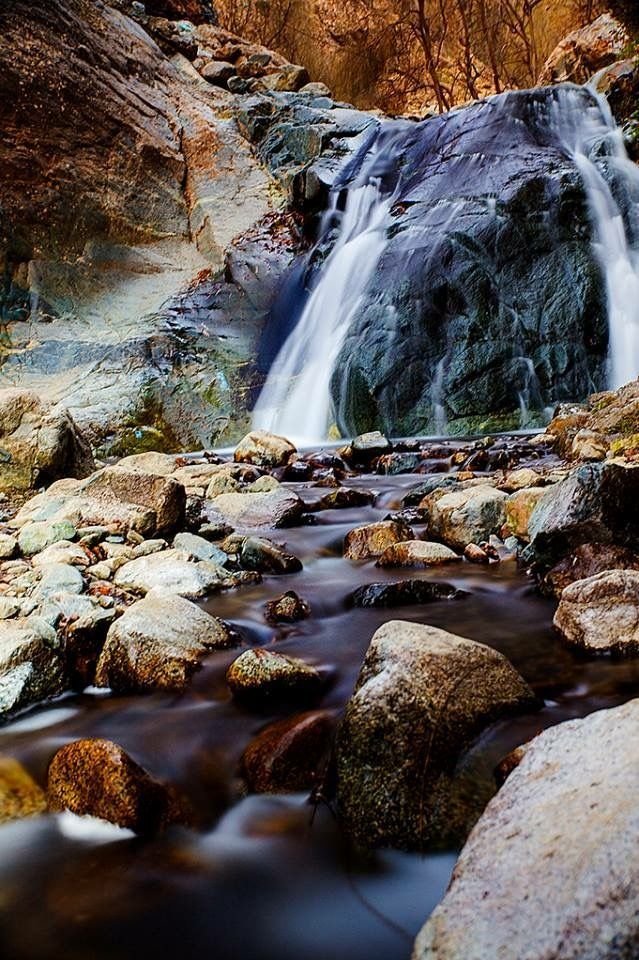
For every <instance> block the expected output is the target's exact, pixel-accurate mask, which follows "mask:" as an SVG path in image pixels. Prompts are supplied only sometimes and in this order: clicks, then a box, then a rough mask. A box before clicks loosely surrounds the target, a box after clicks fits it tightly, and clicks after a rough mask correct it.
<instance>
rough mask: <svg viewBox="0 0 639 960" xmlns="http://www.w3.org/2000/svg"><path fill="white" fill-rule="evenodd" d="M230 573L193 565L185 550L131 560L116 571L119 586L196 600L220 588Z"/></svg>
mask: <svg viewBox="0 0 639 960" xmlns="http://www.w3.org/2000/svg"><path fill="white" fill-rule="evenodd" d="M230 578H231V574H230V573H229V572H228V571H226V570H224V568H223V567H219V566H218V565H217V564H215V563H210V562H208V561H200V562H198V563H194V562H193V561H192V560H191V558H190V554H188V553H186V552H185V551H183V550H164V551H163V552H162V553H153V554H151V555H150V556H148V557H138V559H137V560H129V561H128V563H125V564H123V565H122V566H121V567H120V568H119V569H118V570H117V572H116V574H115V576H114V578H113V582H114V583H115V585H116V587H122V588H124V589H125V590H132V591H133V592H134V593H142V594H146V593H148V592H149V591H150V590H153V589H155V588H157V589H160V590H164V591H165V592H166V593H169V594H179V596H181V597H187V598H191V599H195V598H197V597H204V596H206V594H207V593H211V592H212V591H214V590H219V589H221V587H222V586H225V585H227V584H228V583H229V581H230Z"/></svg>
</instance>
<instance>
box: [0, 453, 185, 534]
mask: <svg viewBox="0 0 639 960" xmlns="http://www.w3.org/2000/svg"><path fill="white" fill-rule="evenodd" d="M185 505H186V495H185V492H184V487H183V486H182V485H181V484H179V483H177V482H176V481H175V480H173V479H172V478H171V477H163V476H158V475H155V474H150V473H142V472H141V471H129V470H124V469H122V468H121V467H105V468H104V469H103V470H98V471H97V473H94V474H93V475H92V476H90V477H89V478H88V479H87V480H80V481H77V480H60V481H58V482H57V483H54V484H53V485H52V486H51V487H50V488H49V489H48V490H47V491H46V492H45V493H42V494H38V496H36V497H33V498H32V499H31V500H28V501H27V502H26V503H25V505H24V506H23V507H22V509H21V510H20V511H19V512H18V513H17V515H16V516H15V517H14V518H13V519H12V521H11V525H12V526H14V527H16V528H22V527H24V525H25V524H27V523H39V522H46V523H49V524H52V523H60V522H65V521H66V522H70V523H71V524H73V525H74V526H75V527H93V526H100V527H106V528H108V529H109V530H111V531H112V532H117V533H128V531H129V530H133V531H135V532H137V533H139V534H141V535H142V536H145V537H152V536H155V535H156V534H158V533H169V532H171V531H172V530H173V529H175V528H176V527H178V526H180V525H182V524H183V523H184V515H185ZM67 537H68V534H67V535H65V537H58V539H66V538H67ZM44 546H46V544H44ZM38 549H42V547H39V548H38ZM34 552H35V551H34Z"/></svg>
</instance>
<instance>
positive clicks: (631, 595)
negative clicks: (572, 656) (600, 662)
mask: <svg viewBox="0 0 639 960" xmlns="http://www.w3.org/2000/svg"><path fill="white" fill-rule="evenodd" d="M553 623H554V625H555V627H556V628H557V629H558V630H559V632H560V633H561V635H562V636H563V638H564V640H565V641H566V642H567V643H569V644H570V645H571V646H574V647H578V648H579V649H580V650H585V651H586V652H587V653H616V654H621V655H623V656H632V655H634V654H637V653H638V652H639V571H637V570H607V571H605V572H603V573H598V574H596V575H595V576H594V577H588V579H587V580H576V581H575V582H574V583H571V584H570V585H569V586H567V587H566V588H565V590H564V591H563V592H562V594H561V599H560V601H559V606H558V607H557V611H556V613H555V617H554V620H553Z"/></svg>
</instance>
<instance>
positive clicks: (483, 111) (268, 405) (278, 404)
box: [253, 84, 639, 443]
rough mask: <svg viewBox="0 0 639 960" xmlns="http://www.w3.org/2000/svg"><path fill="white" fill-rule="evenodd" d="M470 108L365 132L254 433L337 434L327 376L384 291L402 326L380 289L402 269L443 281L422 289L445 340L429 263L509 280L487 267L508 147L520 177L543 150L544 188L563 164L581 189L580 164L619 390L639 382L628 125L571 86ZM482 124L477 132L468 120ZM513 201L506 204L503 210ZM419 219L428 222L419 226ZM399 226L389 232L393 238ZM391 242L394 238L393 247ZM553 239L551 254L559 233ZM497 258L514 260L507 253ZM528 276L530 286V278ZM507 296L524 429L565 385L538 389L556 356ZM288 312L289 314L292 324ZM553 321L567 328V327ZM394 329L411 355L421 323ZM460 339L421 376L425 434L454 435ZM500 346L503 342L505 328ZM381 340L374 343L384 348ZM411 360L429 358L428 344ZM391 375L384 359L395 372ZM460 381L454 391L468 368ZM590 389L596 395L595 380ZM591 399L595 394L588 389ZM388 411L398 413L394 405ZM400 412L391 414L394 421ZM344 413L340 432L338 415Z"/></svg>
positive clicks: (334, 197)
mask: <svg viewBox="0 0 639 960" xmlns="http://www.w3.org/2000/svg"><path fill="white" fill-rule="evenodd" d="M471 109H474V113H473V114H470V113H467V112H466V111H465V110H458V111H452V112H451V113H450V114H448V115H447V116H445V117H441V118H437V119H435V120H427V121H424V122H422V123H414V122H412V123H411V122H410V121H398V120H395V121H390V120H389V121H384V122H382V123H380V124H379V125H377V126H376V127H375V128H373V127H370V128H369V129H368V131H366V134H365V136H364V137H363V138H362V139H363V142H362V143H361V145H360V148H359V150H358V151H356V152H355V154H354V155H353V156H352V157H351V159H350V160H349V161H347V162H346V164H345V166H344V168H343V170H342V171H341V174H340V175H339V177H338V180H337V182H336V183H335V186H334V188H333V190H332V191H331V194H330V197H329V203H328V205H327V211H326V213H325V215H324V218H323V221H322V225H321V228H320V237H319V240H318V242H317V244H316V246H315V248H314V250H313V251H312V252H311V254H310V256H309V257H308V260H307V261H306V263H305V264H304V267H305V269H304V271H303V276H304V278H305V282H304V284H303V290H302V298H301V299H302V302H303V303H304V307H303V310H302V312H301V315H300V316H299V319H298V320H297V322H296V323H295V325H294V327H293V329H292V330H291V332H290V333H288V336H287V337H286V339H285V340H284V342H283V343H282V344H281V346H280V347H279V352H278V353H277V355H276V356H275V359H274V361H273V363H272V365H271V367H270V370H269V373H268V376H267V380H266V383H265V385H264V388H263V390H262V392H261V394H260V397H259V399H258V402H257V405H256V407H255V411H254V415H253V423H254V425H255V426H256V427H260V428H263V429H267V430H270V431H272V432H274V433H279V434H283V435H285V436H287V437H289V438H291V439H292V440H294V441H296V442H298V443H300V442H302V443H304V442H308V443H314V442H317V441H318V440H320V439H323V438H325V437H326V436H327V433H328V432H329V429H330V427H331V424H333V423H335V421H336V419H337V417H336V414H335V410H334V409H333V401H332V399H331V394H333V395H334V396H335V404H336V405H337V404H339V403H341V402H342V400H344V398H345V397H346V396H347V393H346V392H344V393H343V394H342V398H341V400H339V399H337V396H338V394H339V390H338V389H335V386H336V385H335V383H333V390H331V381H332V380H333V378H334V371H335V369H336V365H337V363H338V358H339V357H340V353H341V352H342V348H343V346H344V343H345V341H346V338H347V336H348V335H349V330H350V327H351V325H352V324H353V322H356V321H357V318H358V317H360V316H361V308H362V306H363V305H370V304H369V303H368V301H367V298H370V297H373V298H374V299H373V302H376V303H377V304H382V303H383V304H384V306H383V308H380V307H379V306H378V307H377V310H378V316H382V315H383V321H381V322H383V324H385V325H386V327H387V330H390V329H391V328H393V325H394V323H395V320H394V318H395V316H396V314H397V309H396V303H395V302H394V301H393V298H392V297H389V298H386V299H384V293H385V291H386V290H388V289H392V288H393V287H394V286H397V287H398V288H399V285H400V284H401V282H402V279H403V274H402V271H406V273H409V272H410V271H413V275H414V276H419V277H423V278H424V283H425V284H428V282H429V281H430V282H431V283H433V278H434V283H433V286H431V287H429V286H427V285H426V286H425V289H424V294H425V299H426V301H427V303H428V306H427V307H426V312H425V313H424V317H425V318H426V319H425V320H424V325H425V326H427V324H428V323H429V322H430V324H431V326H430V329H431V330H433V331H434V335H435V336H438V335H439V330H438V329H437V327H436V324H435V323H434V322H433V321H434V320H435V321H436V319H437V309H438V308H437V307H435V306H434V303H433V301H432V297H431V300H430V301H429V300H428V297H429V296H430V295H431V293H432V290H433V289H436V286H437V285H439V288H440V290H443V291H446V290H447V289H448V286H447V284H448V278H447V277H445V276H444V275H443V274H442V273H441V271H440V272H439V273H437V271H436V270H435V267H434V264H435V263H436V261H438V260H439V259H440V258H441V257H442V255H449V256H450V257H451V258H452V260H451V262H453V263H454V258H455V257H457V256H459V257H460V262H461V263H470V262H471V260H472V258H474V260H472V263H473V268H472V269H474V270H475V269H476V270H479V271H480V272H483V273H484V274H485V275H486V277H488V278H489V280H490V282H491V283H493V282H494V285H495V287H496V288H499V284H500V283H501V276H500V272H499V269H497V270H495V271H494V272H493V270H492V264H493V262H494V257H495V250H498V245H499V242H500V237H499V234H500V229H501V226H500V225H501V224H502V223H503V218H504V216H505V214H504V212H503V210H504V202H502V201H501V199H500V190H501V189H502V184H505V186H503V190H504V195H505V196H506V197H507V198H509V197H510V195H511V194H510V190H511V184H512V183H513V182H515V183H516V178H514V177H513V168H512V167H505V166H504V165H505V164H508V162H509V161H508V151H509V149H513V150H517V149H521V151H522V156H523V160H522V164H523V169H524V174H525V175H527V171H526V164H527V163H530V158H531V157H534V158H536V157H538V156H539V155H540V154H544V152H545V156H546V164H547V168H546V169H547V170H548V171H549V174H548V181H549V182H552V178H553V176H555V175H556V177H557V180H556V182H557V183H560V177H561V173H560V172H559V171H561V170H562V168H563V170H568V171H569V173H568V178H567V179H572V178H570V174H572V173H574V171H575V170H576V172H577V173H578V175H579V178H580V180H581V183H582V184H583V187H584V191H585V194H586V199H587V204H588V212H589V217H590V221H591V225H592V229H591V232H592V239H591V245H592V251H593V256H594V259H595V260H596V262H597V264H598V265H599V268H600V270H601V274H602V277H603V281H604V284H605V291H606V300H607V312H608V330H609V353H608V384H609V386H611V387H613V388H616V387H618V386H621V385H622V384H624V383H627V382H628V381H629V380H632V379H633V378H635V377H636V376H637V375H638V374H639V168H638V167H636V166H635V165H634V164H633V163H632V162H631V161H630V159H629V158H628V156H627V153H626V150H625V147H624V143H623V134H622V131H621V130H620V129H619V128H618V127H617V126H616V124H615V121H614V119H613V117H612V114H611V111H610V109H609V107H608V104H607V101H606V100H605V98H604V97H603V96H600V95H598V94H597V93H596V91H594V90H593V89H592V88H587V89H584V88H581V87H577V86H574V85H572V84H565V85H560V86H558V87H556V88H548V89H546V90H539V91H530V92H521V93H511V94H502V95H499V96H495V97H491V98H489V99H488V100H486V101H484V102H483V103H482V104H478V105H477V106H476V107H475V108H467V110H471ZM473 117H474V120H473V122H472V123H470V124H468V120H467V118H471V119H472V118H473ZM467 124H468V126H467ZM473 124H475V126H473ZM467 130H468V132H467ZM509 178H510V179H509ZM524 182H525V181H524ZM508 202H509V200H508V199H506V201H505V203H506V204H507V203H508ZM404 204H408V206H409V207H411V205H413V206H412V208H411V209H412V213H411V216H412V220H411V221H410V223H409V227H408V228H406V229H405V231H404V232H403V234H402V233H401V231H400V236H401V239H400V240H399V241H397V239H396V237H397V235H398V231H397V229H396V228H397V226H398V224H400V223H401V220H400V219H399V218H401V216H402V209H403V205H404ZM478 209H484V210H485V211H486V214H487V220H486V223H487V224H488V223H489V220H488V217H490V218H492V219H493V220H494V227H491V228H490V229H488V228H487V230H479V229H478V228H477V226H476V223H477V217H478V213H477V210H478ZM416 210H417V211H419V212H420V213H421V219H417V217H416V214H415V211H416ZM391 212H392V214H393V215H392V216H391ZM546 215H547V211H546ZM442 218H443V219H442ZM467 223H470V224H471V225H473V226H472V229H474V231H475V233H474V234H473V235H472V236H471V237H470V238H469V243H468V245H467V247H464V244H465V242H466V237H465V236H464V232H465V229H466V224H467ZM393 225H394V227H395V230H394V231H393V230H391V229H389V228H390V227H391V226H393ZM391 235H392V236H393V237H394V238H395V239H394V240H393V248H392V253H391V250H390V247H389V244H390V242H391V241H390V240H389V236H391ZM575 241H579V242H581V243H586V244H587V240H585V238H584V237H583V234H581V235H579V234H578V233H575ZM549 242H550V245H551V246H552V237H549ZM562 242H564V243H565V240H564V241H562ZM401 244H404V245H405V250H406V255H405V258H404V259H403V260H401V259H400V258H399V257H398V252H399V251H400V249H402V247H401ZM464 250H466V251H468V250H470V251H471V253H468V252H466V253H464ZM327 251H330V252H328V254H327ZM460 251H461V252H460ZM385 253H386V256H385ZM500 253H501V255H502V257H503V251H501V252H500ZM392 257H395V258H396V260H393V259H392ZM389 258H391V259H389ZM464 258H466V259H464ZM394 262H396V270H395V272H394V273H393V274H392V275H390V276H387V281H388V282H387V286H386V288H381V287H380V285H379V284H378V283H377V285H376V281H377V280H378V278H379V276H380V275H385V274H384V271H385V270H387V269H388V265H389V263H394ZM454 269H455V268H454V266H453V269H452V274H453V283H452V287H451V289H452V290H453V299H454V296H457V298H458V300H459V301H460V302H461V303H462V306H461V307H460V314H459V318H458V319H459V320H460V324H462V325H463V322H464V321H465V319H466V318H465V315H464V310H465V307H464V303H465V293H466V291H465V290H464V289H463V288H461V289H459V290H455V281H456V279H457V278H456V277H455V275H454ZM469 276H471V277H472V273H471V274H469ZM528 282H533V283H534V282H535V278H534V274H533V275H532V276H531V278H530V279H529V281H528ZM566 282H567V283H570V282H571V280H570V279H566ZM475 295H476V291H475ZM498 295H499V296H500V298H501V308H502V309H503V317H504V324H505V323H506V318H508V317H510V318H511V321H510V322H511V329H510V330H509V331H507V332H506V327H504V330H505V341H506V342H507V343H509V344H510V345H511V347H512V364H511V366H510V370H511V371H515V372H514V375H513V374H512V373H511V383H510V384H509V388H508V389H510V391H511V395H513V394H514V396H513V399H514V401H515V404H517V402H518V406H519V416H520V420H521V425H522V426H527V425H529V424H530V423H531V422H538V421H539V419H540V416H541V417H545V416H546V415H547V411H548V405H549V404H550V405H551V406H552V404H553V403H554V402H555V401H556V399H557V395H556V390H557V384H556V383H555V384H554V387H555V389H554V390H553V392H552V393H551V392H550V391H549V389H548V377H546V378H545V382H544V383H543V384H542V383H541V382H540V380H539V377H538V369H539V368H540V367H543V363H544V362H545V361H544V360H543V359H542V360H541V361H540V360H539V355H538V353H536V346H537V344H536V343H535V341H534V338H533V336H531V330H534V327H533V326H532V324H533V323H534V322H535V321H534V316H535V314H534V313H533V311H531V312H529V313H526V311H525V309H522V307H521V302H522V301H521V298H520V299H519V302H518V299H517V297H516V296H515V297H513V296H511V290H510V289H504V291H503V292H501V291H500V292H499V294H498ZM446 296H448V294H446ZM442 309H444V308H442ZM545 310H546V303H545V301H541V302H540V303H539V305H538V308H537V311H538V312H537V314H536V315H537V316H543V315H544V314H545ZM443 315H445V314H443ZM476 315H477V314H476ZM494 315H495V316H497V311H495V312H494ZM551 315H552V311H551ZM290 317H291V319H293V315H292V314H290ZM490 319H491V320H492V317H491V318H490ZM448 322H449V323H450V322H451V321H450V318H449V320H448ZM481 322H483V321H481ZM554 322H555V323H557V320H556V318H555V320H554ZM397 324H398V325H397V330H396V331H395V333H396V336H397V338H398V352H400V350H399V344H400V342H401V339H402V338H405V337H406V336H408V337H410V336H411V335H412V336H414V333H412V331H411V326H410V323H406V322H405V323H404V326H402V325H401V319H400V320H398V321H397ZM555 329H556V327H555ZM359 335H362V330H359ZM364 335H365V334H364ZM577 335H578V332H577ZM456 336H457V338H458V339H457V340H456V339H455V337H453V338H452V340H451V341H450V342H449V343H447V342H446V340H445V339H444V342H443V343H442V342H441V341H440V342H439V343H437V349H438V350H439V349H440V348H443V354H442V353H439V356H438V357H437V359H434V358H432V356H431V357H430V358H429V361H428V362H429V363H430V364H431V366H430V369H428V368H427V367H426V369H427V370H428V373H427V374H426V376H428V377H429V382H427V386H426V387H425V390H426V391H427V392H425V393H424V394H423V397H424V399H425V401H426V402H424V400H422V403H423V408H424V409H426V410H428V409H429V408H430V416H431V421H430V424H429V425H430V428H431V429H435V430H436V431H437V432H443V431H445V430H446V428H447V415H448V414H449V413H450V408H449V406H448V404H447V400H448V396H447V390H448V388H449V385H450V374H449V371H450V369H451V367H452V368H454V364H455V363H456V362H458V358H459V354H458V353H456V350H457V343H458V342H459V337H460V336H461V342H462V343H463V342H464V339H463V334H460V327H459V326H458V327H457V333H456ZM489 336H493V337H494V333H491V334H490V335H489ZM392 337H393V333H392V332H391V334H388V335H386V337H385V340H384V338H383V337H380V341H381V342H385V343H386V347H387V355H388V356H389V357H390V358H391V360H392V356H393V354H394V349H395V347H394V341H393V338H392ZM378 342H379V341H378ZM278 343H279V340H278ZM549 343H550V344H551V345H552V339H549V338H548V334H547V332H546V331H542V329H541V324H540V327H539V344H540V345H542V346H543V345H546V346H547V345H548V344H549ZM374 346H375V349H378V344H374ZM423 346H424V349H425V352H427V351H426V347H432V344H431V343H428V344H426V343H424V345H423ZM355 349H357V348H355ZM415 350H416V355H417V356H418V355H419V352H420V344H419V343H416V345H415ZM586 350H587V345H584V351H586ZM378 361H379V357H378ZM390 366H391V364H390V363H389V364H387V365H386V366H385V367H384V369H388V368H389V367H390ZM394 375H395V376H396V373H395V374H394ZM453 376H457V382H459V374H458V373H457V374H453ZM590 384H591V385H593V386H594V384H592V380H590ZM346 386H347V384H346V382H345V384H344V387H345V388H346ZM349 386H350V385H349ZM586 389H587V384H586V386H585V387H584V392H585V390H586ZM478 399H481V398H478ZM575 399H578V398H577V397H575ZM428 400H430V404H428ZM349 402H350V401H349ZM502 402H503V401H502ZM386 403H387V408H386V409H387V410H388V408H389V402H388V399H386ZM392 403H394V398H393V400H392V401H391V404H392ZM393 412H394V409H393ZM472 413H473V411H472V409H471V411H470V414H471V415H472ZM504 413H505V414H506V415H511V416H512V414H513V413H515V410H510V411H509V410H508V409H507V408H505V407H504ZM404 414H405V411H404ZM392 416H393V413H391V417H390V419H392ZM339 419H340V423H341V424H343V423H344V416H343V410H340V418H339ZM351 419H353V418H351Z"/></svg>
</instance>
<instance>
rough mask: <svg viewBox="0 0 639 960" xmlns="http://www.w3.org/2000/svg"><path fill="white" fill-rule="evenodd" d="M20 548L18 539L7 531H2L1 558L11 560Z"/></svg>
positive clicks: (0, 542)
mask: <svg viewBox="0 0 639 960" xmlns="http://www.w3.org/2000/svg"><path fill="white" fill-rule="evenodd" d="M17 549H18V541H17V540H16V538H15V537H10V536H9V534H7V533H0V560H10V559H11V557H13V556H14V554H15V552H16V550H17Z"/></svg>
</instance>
